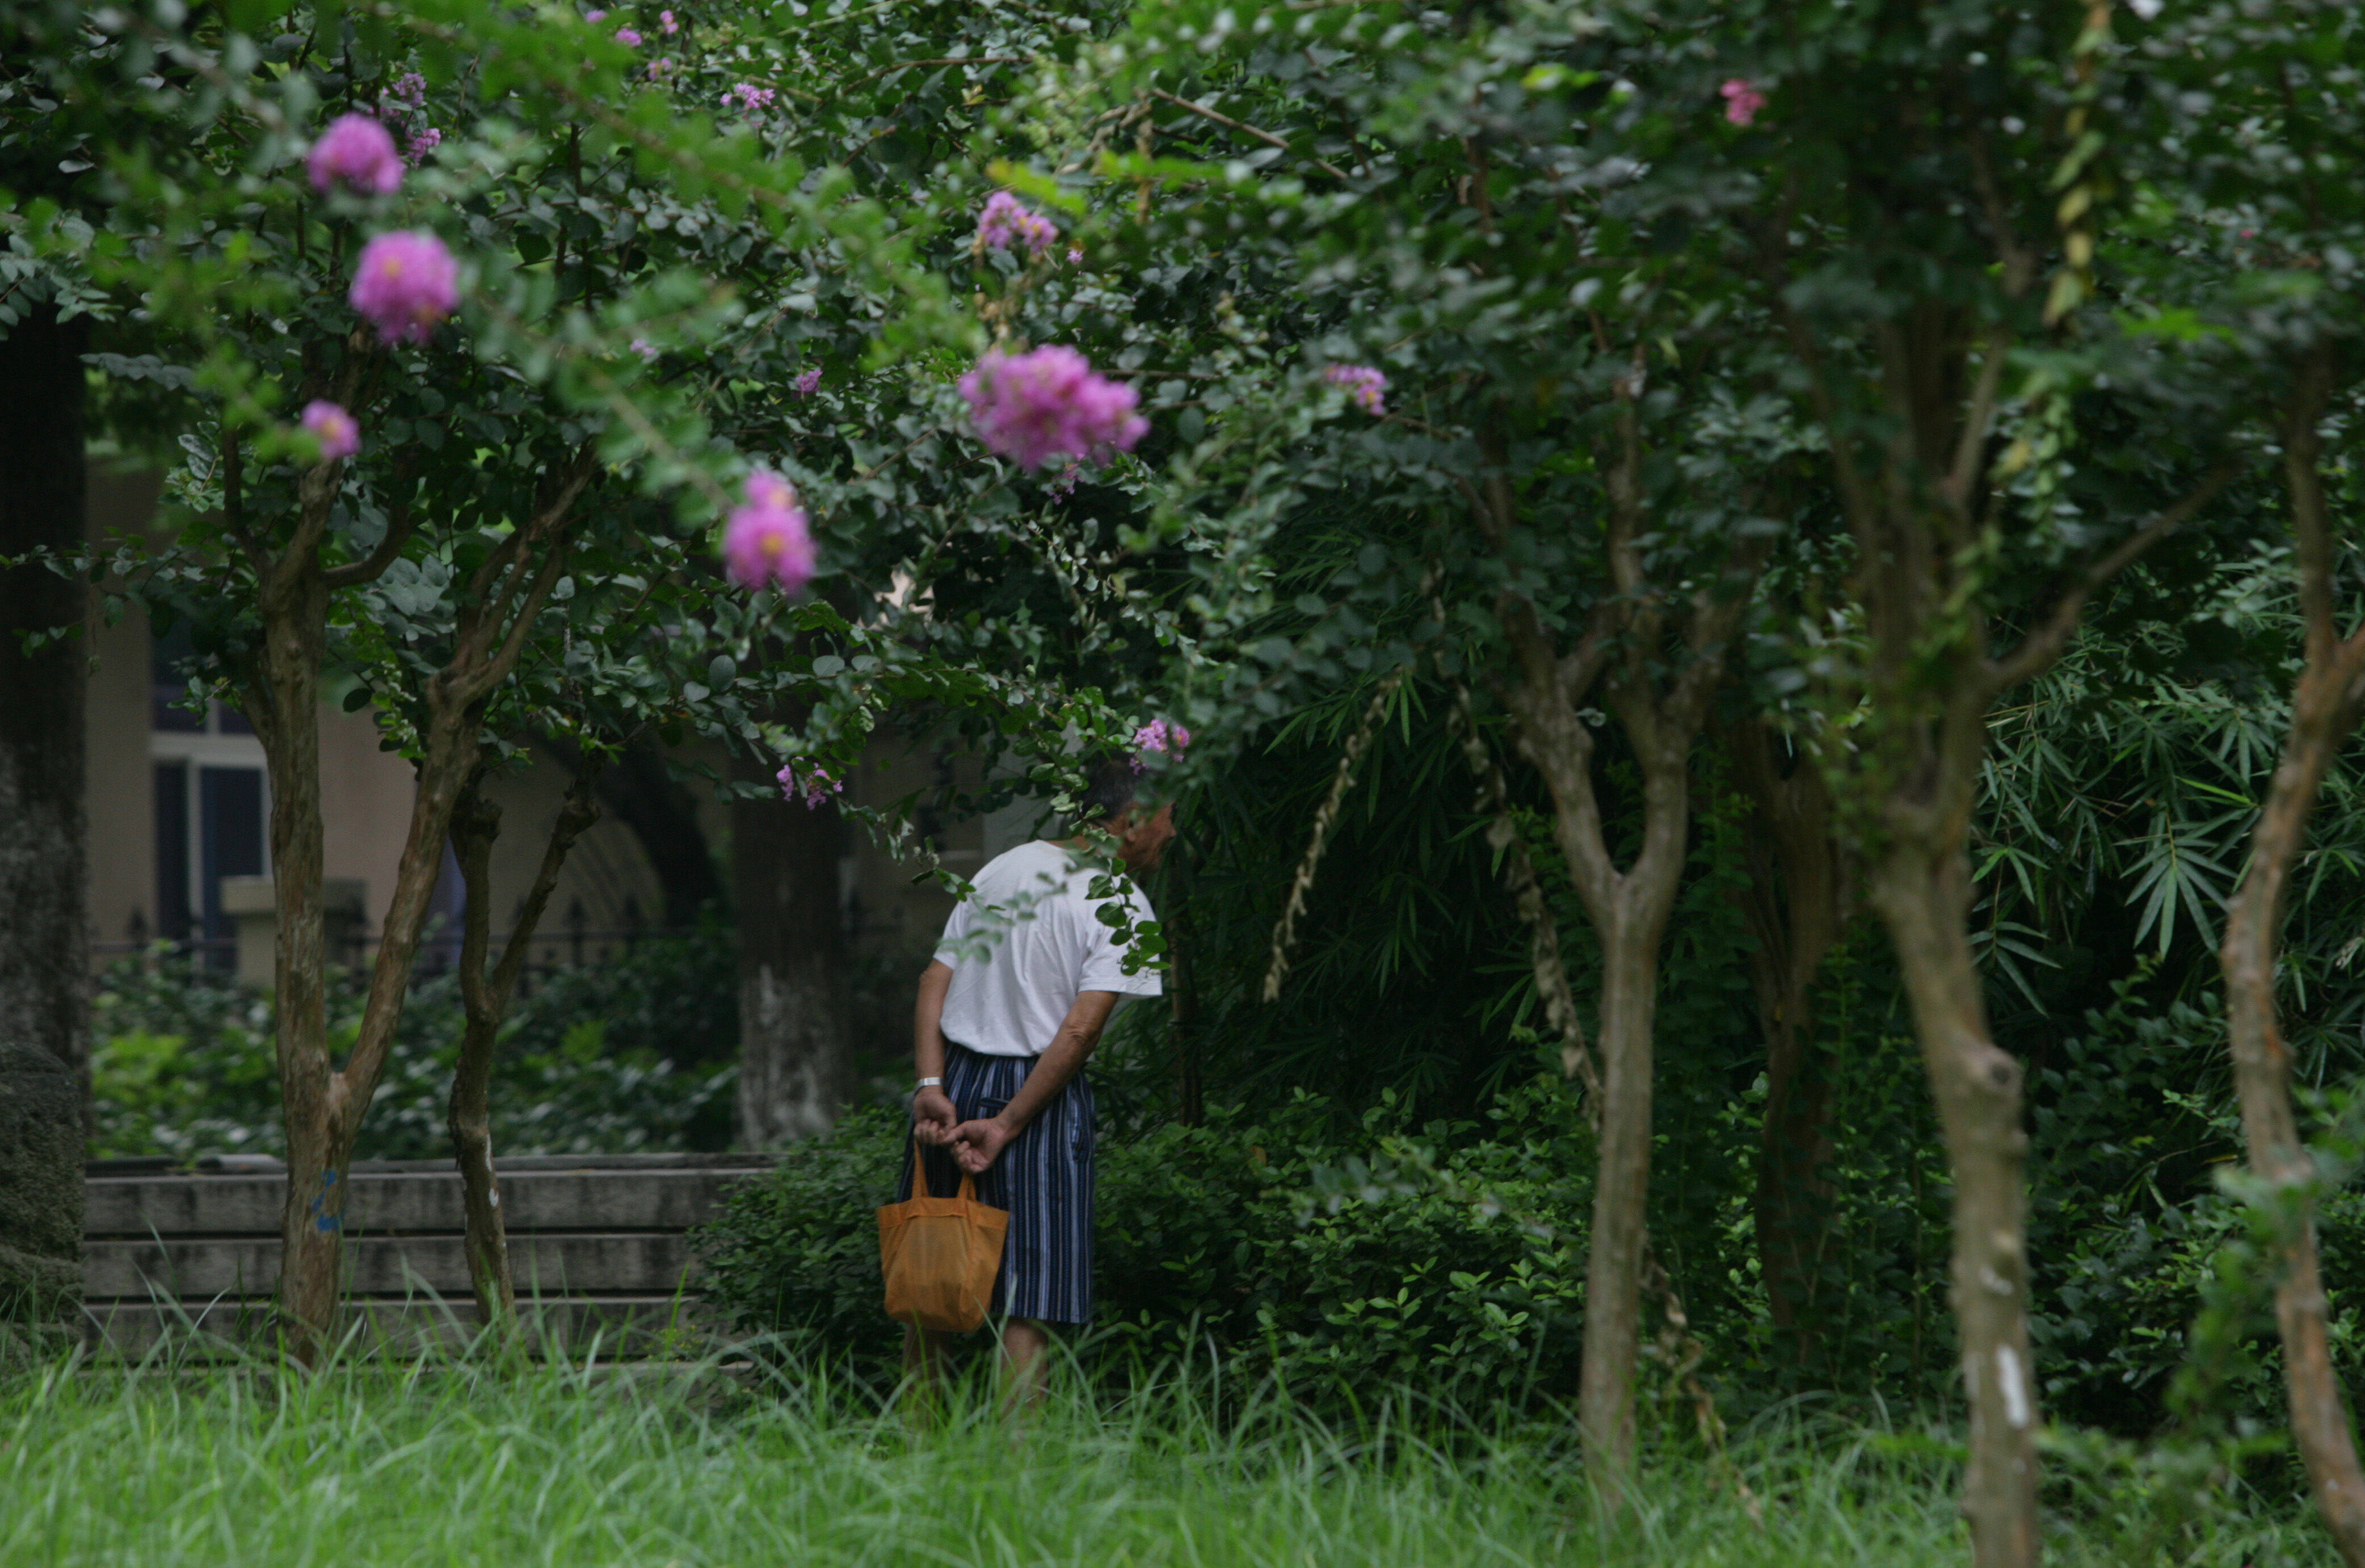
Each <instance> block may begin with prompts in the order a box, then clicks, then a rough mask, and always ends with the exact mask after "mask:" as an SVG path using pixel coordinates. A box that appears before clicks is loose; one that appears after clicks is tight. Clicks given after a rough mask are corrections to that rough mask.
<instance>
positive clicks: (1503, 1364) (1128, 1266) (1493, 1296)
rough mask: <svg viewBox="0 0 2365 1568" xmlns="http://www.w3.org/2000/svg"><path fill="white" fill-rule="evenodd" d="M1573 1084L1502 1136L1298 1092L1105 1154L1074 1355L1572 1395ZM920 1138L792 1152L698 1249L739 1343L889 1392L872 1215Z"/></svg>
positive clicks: (808, 1146) (1120, 1366)
mask: <svg viewBox="0 0 2365 1568" xmlns="http://www.w3.org/2000/svg"><path fill="white" fill-rule="evenodd" d="M1581 1125H1582V1121H1581V1118H1580V1117H1579V1116H1577V1115H1576V1114H1575V1105H1574V1104H1573V1103H1572V1101H1571V1099H1570V1097H1569V1095H1568V1093H1567V1092H1566V1091H1565V1090H1564V1088H1563V1087H1562V1086H1561V1085H1559V1084H1558V1083H1557V1082H1555V1081H1543V1080H1539V1081H1537V1082H1536V1083H1534V1084H1532V1085H1530V1086H1528V1087H1525V1088H1519V1089H1516V1090H1514V1091H1512V1092H1508V1093H1507V1094H1505V1095H1503V1096H1502V1097H1500V1099H1499V1100H1498V1102H1497V1104H1496V1108H1495V1110H1494V1111H1493V1112H1492V1113H1491V1114H1490V1120H1489V1124H1488V1125H1485V1126H1480V1125H1477V1124H1471V1123H1444V1122H1430V1123H1428V1124H1425V1125H1418V1126H1416V1125H1415V1122H1414V1114H1413V1111H1412V1108H1411V1106H1410V1105H1409V1104H1408V1103H1406V1102H1404V1101H1403V1100H1401V1099H1400V1098H1398V1097H1396V1096H1395V1095H1393V1094H1391V1095H1387V1096H1384V1098H1383V1100H1382V1103H1380V1104H1379V1105H1377V1106H1375V1107H1373V1109H1372V1110H1371V1111H1369V1112H1368V1113H1367V1114H1365V1115H1364V1116H1363V1117H1362V1123H1361V1126H1360V1128H1359V1129H1358V1130H1357V1131H1356V1132H1355V1133H1354V1134H1352V1135H1348V1136H1342V1135H1339V1134H1338V1133H1336V1132H1334V1131H1332V1130H1331V1128H1332V1127H1333V1126H1334V1123H1333V1120H1332V1108H1331V1107H1330V1106H1329V1104H1328V1103H1327V1102H1325V1101H1323V1100H1322V1099H1320V1098H1319V1097H1317V1096H1313V1095H1307V1094H1302V1093H1301V1094H1298V1095H1296V1096H1295V1097H1294V1098H1293V1099H1292V1100H1291V1101H1289V1102H1288V1103H1284V1104H1283V1105H1281V1106H1279V1107H1276V1108H1275V1109H1274V1110H1273V1111H1272V1113H1270V1114H1267V1115H1265V1116H1263V1117H1261V1118H1259V1117H1255V1116H1251V1115H1250V1114H1249V1113H1248V1112H1247V1111H1246V1110H1244V1109H1239V1108H1232V1109H1225V1110H1216V1111H1211V1113H1210V1114H1209V1117H1208V1120H1207V1121H1206V1123H1205V1125H1203V1126H1162V1127H1159V1128H1156V1129H1153V1130H1151V1131H1149V1132H1147V1133H1144V1134H1142V1135H1140V1136H1138V1137H1133V1138H1131V1139H1128V1140H1125V1141H1104V1144H1103V1146H1102V1151H1101V1165H1100V1189H1099V1202H1098V1215H1097V1230H1096V1244H1097V1249H1098V1257H1097V1260H1096V1262H1097V1272H1098V1279H1097V1287H1098V1288H1097V1292H1096V1294H1097V1297H1098V1312H1097V1316H1096V1319H1095V1322H1094V1325H1093V1333H1092V1334H1091V1335H1089V1336H1088V1337H1086V1338H1085V1339H1084V1341H1083V1342H1082V1345H1081V1346H1080V1350H1082V1354H1083V1355H1084V1358H1085V1360H1086V1361H1087V1362H1088V1364H1090V1365H1092V1366H1093V1367H1094V1368H1095V1369H1096V1371H1097V1372H1099V1373H1100V1374H1101V1375H1104V1376H1106V1377H1110V1378H1119V1379H1121V1378H1123V1377H1126V1376H1127V1375H1129V1374H1130V1373H1131V1372H1134V1371H1135V1370H1138V1369H1140V1368H1144V1367H1150V1366H1155V1365H1158V1364H1160V1362H1164V1361H1170V1360H1171V1359H1173V1358H1177V1357H1191V1358H1194V1359H1199V1358H1204V1357H1205V1356H1206V1355H1208V1354H1209V1353H1210V1352H1211V1351H1212V1352H1213V1354H1214V1355H1215V1356H1216V1358H1218V1359H1219V1360H1220V1361H1222V1362H1223V1363H1224V1364H1225V1366H1226V1367H1227V1372H1228V1373H1229V1375H1231V1376H1234V1377H1236V1378H1245V1379H1248V1380H1250V1381H1257V1382H1261V1381H1262V1380H1263V1379H1264V1378H1266V1377H1267V1376H1271V1377H1273V1378H1275V1379H1277V1380H1278V1381H1279V1382H1280V1383H1283V1384H1284V1385H1285V1386H1287V1387H1288V1388H1289V1389H1290V1390H1291V1391H1292V1392H1293V1393H1294V1394H1296V1395H1297V1396H1298V1397H1300V1398H1302V1399H1306V1400H1309V1401H1312V1402H1317V1403H1335V1402H1338V1401H1340V1400H1342V1399H1349V1398H1351V1397H1352V1394H1353V1391H1355V1390H1357V1389H1368V1388H1371V1387H1375V1386H1380V1385H1382V1384H1383V1383H1405V1384H1407V1385H1409V1386H1413V1387H1417V1388H1419V1389H1422V1390H1424V1391H1425V1392H1426V1393H1428V1394H1430V1395H1432V1396H1434V1397H1437V1398H1440V1399H1446V1400H1452V1401H1455V1402H1460V1403H1464V1404H1468V1405H1471V1406H1476V1405H1478V1404H1480V1403H1482V1402H1484V1403H1485V1404H1488V1405H1490V1406H1491V1405H1494V1404H1496V1403H1500V1404H1503V1405H1507V1406H1512V1407H1517V1406H1521V1405H1524V1404H1527V1403H1529V1402H1530V1401H1532V1400H1534V1399H1535V1398H1537V1397H1539V1396H1562V1395H1570V1394H1574V1393H1575V1379H1576V1364H1577V1361H1576V1357H1577V1349H1578V1341H1579V1338H1580V1332H1579V1330H1580V1327H1581V1320H1580V1316H1579V1298H1580V1296H1581V1294H1582V1282H1583V1278H1584V1267H1583V1256H1584V1233H1583V1218H1582V1216H1583V1214H1584V1212H1585V1206H1586V1204H1587V1203H1588V1202H1589V1201H1590V1199H1589V1179H1588V1175H1587V1173H1588V1172H1589V1170H1590V1169H1591V1163H1592V1162H1591V1159H1589V1157H1588V1156H1587V1154H1586V1150H1585V1149H1584V1148H1581V1147H1580V1145H1581V1138H1580V1137H1579V1136H1578V1135H1577V1134H1575V1132H1573V1131H1572V1129H1574V1128H1575V1127H1578V1126H1581ZM907 1126H908V1123H906V1122H905V1120H904V1119H903V1115H902V1112H901V1111H900V1110H896V1109H889V1108H883V1107H880V1108H872V1109H869V1110H865V1111H863V1112H860V1113H858V1114H855V1115H853V1116H850V1117H848V1118H847V1119H846V1121H845V1122H843V1123H841V1124H840V1125H839V1126H838V1127H837V1129H836V1130H835V1131H834V1132H833V1133H831V1134H830V1135H829V1136H828V1137H823V1138H817V1139H813V1140H811V1141H809V1142H806V1143H803V1144H800V1145H798V1146H797V1147H795V1148H791V1149H790V1150H789V1151H788V1152H787V1153H786V1154H785V1155H784V1156H783V1157H782V1159H781V1163H780V1165H779V1169H778V1170H775V1171H774V1172H773V1173H771V1174H770V1175H769V1176H768V1177H765V1178H763V1179H760V1180H757V1181H755V1182H748V1183H745V1185H743V1186H742V1187H740V1188H739V1189H738V1190H737V1192H736V1193H735V1194H734V1196H733V1197H732V1198H731V1199H730V1200H729V1201H728V1202H727V1203H726V1204H725V1206H724V1208H723V1212H722V1213H721V1214H720V1215H717V1216H716V1218H715V1219H714V1220H713V1221H712V1223H711V1224H710V1225H708V1226H706V1227H705V1228H704V1229H703V1230H702V1231H701V1233H700V1235H699V1238H698V1240H699V1244H700V1247H701V1252H702V1253H703V1254H704V1256H705V1259H706V1264H707V1274H706V1289H707V1293H708V1295H709V1297H710V1299H712V1301H714V1302H715V1303H716V1304H717V1305H720V1306H721V1307H722V1308H723V1309H724V1311H725V1312H726V1313H727V1314H728V1315H729V1316H731V1317H732V1318H733V1319H734V1322H735V1323H736V1324H737V1326H738V1327H741V1328H742V1329H745V1330H749V1331H755V1332H768V1333H775V1334H779V1335H780V1336H782V1337H783V1338H784V1339H785V1340H786V1341H787V1342H788V1343H790V1345H792V1346H794V1347H795V1348H796V1349H798V1350H801V1351H804V1352H808V1353H810V1352H813V1351H835V1352H837V1353H840V1354H843V1355H846V1356H849V1357H851V1358H852V1359H853V1360H854V1361H856V1362H857V1364H858V1365H860V1366H861V1367H863V1368H864V1369H865V1370H867V1371H869V1372H872V1373H875V1374H883V1373H885V1372H887V1370H888V1368H889V1367H890V1366H891V1357H892V1354H893V1351H894V1348H895V1346H896V1343H897V1339H898V1331H897V1330H896V1329H895V1327H893V1325H891V1324H890V1323H889V1322H888V1321H887V1320H886V1319H885V1317H884V1316H882V1314H881V1313H880V1305H879V1289H880V1287H879V1263H878V1238H877V1230H876V1227H875V1226H874V1224H873V1222H872V1213H871V1211H872V1210H873V1209H874V1208H875V1207H876V1206H877V1205H878V1204H882V1203H886V1202H888V1201H890V1200H891V1197H892V1195H893V1186H894V1180H895V1172H896V1168H897V1164H898V1160H899V1159H900V1151H901V1148H902V1139H903V1137H905V1128H906V1127H907Z"/></svg>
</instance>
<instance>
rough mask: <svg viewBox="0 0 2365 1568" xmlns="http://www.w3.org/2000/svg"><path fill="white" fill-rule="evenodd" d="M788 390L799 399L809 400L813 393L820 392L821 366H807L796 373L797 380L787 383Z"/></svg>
mask: <svg viewBox="0 0 2365 1568" xmlns="http://www.w3.org/2000/svg"><path fill="white" fill-rule="evenodd" d="M789 390H790V391H791V392H793V393H795V394H796V395H797V396H798V397H800V398H810V397H812V396H813V394H814V393H816V392H818V391H820V390H821V366H819V365H817V364H814V365H808V366H806V367H805V368H804V369H802V370H801V371H799V372H797V378H796V379H795V380H794V381H791V382H790V383H789Z"/></svg>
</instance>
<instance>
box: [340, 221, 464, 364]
mask: <svg viewBox="0 0 2365 1568" xmlns="http://www.w3.org/2000/svg"><path fill="white" fill-rule="evenodd" d="M346 297H347V298H348V299H349V300H350V301H351V302H352V304H353V308H354V309H356V310H358V311H360V312H361V313H362V315H363V316H364V317H365V318H367V319H368V320H369V321H370V323H371V324H372V325H374V326H375V327H376V328H377V335H378V337H379V339H380V341H382V342H389V343H395V342H404V341H406V340H407V341H409V342H414V343H423V342H426V341H427V338H428V334H429V333H431V332H432V331H433V330H435V328H436V326H437V324H438V323H440V322H441V321H443V319H444V318H446V317H448V316H450V315H451V314H452V312H453V311H454V310H455V309H457V308H459V305H460V263H457V262H455V261H454V260H453V259H452V252H449V251H447V250H445V249H444V248H443V241H441V240H438V239H437V238H435V236H434V235H432V234H430V233H428V232H427V231H426V230H393V231H392V232H389V233H386V234H380V235H376V236H375V237H374V238H372V239H371V241H370V242H369V243H368V244H366V245H364V246H363V247H362V259H361V263H360V264H359V265H357V266H356V267H354V269H353V290H352V292H351V293H350V294H348V295H347V296H346Z"/></svg>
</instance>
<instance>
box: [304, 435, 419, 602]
mask: <svg viewBox="0 0 2365 1568" xmlns="http://www.w3.org/2000/svg"><path fill="white" fill-rule="evenodd" d="M394 483H395V487H396V488H397V489H398V491H399V492H400V495H399V498H398V499H397V500H396V501H395V503H394V510H393V511H392V513H390V514H389V515H388V516H387V520H386V536H385V537H384V538H382V539H380V540H379V541H378V542H377V548H375V550H372V551H371V552H370V553H369V554H367V555H365V556H364V557H363V558H362V559H361V560H358V561H352V562H348V563H346V564H345V565H344V566H331V567H330V568H329V569H328V571H327V572H325V573H324V574H322V576H323V577H324V578H325V579H326V580H327V582H328V585H329V587H330V588H359V587H361V586H362V585H363V584H364V583H374V582H375V581H377V579H378V578H380V577H384V576H385V575H386V569H387V567H388V566H393V565H394V563H395V562H396V560H397V559H398V558H399V557H400V556H401V554H402V547H403V546H404V545H406V544H408V543H410V534H411V530H412V527H413V523H414V519H413V513H412V511H411V505H410V459H409V454H404V455H403V456H402V457H400V458H398V459H397V460H396V462H395V465H394Z"/></svg>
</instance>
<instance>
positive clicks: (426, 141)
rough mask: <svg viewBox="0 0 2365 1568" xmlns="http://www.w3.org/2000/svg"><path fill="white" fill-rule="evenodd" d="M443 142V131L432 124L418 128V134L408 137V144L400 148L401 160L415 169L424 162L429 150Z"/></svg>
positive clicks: (433, 149)
mask: <svg viewBox="0 0 2365 1568" xmlns="http://www.w3.org/2000/svg"><path fill="white" fill-rule="evenodd" d="M442 145H443V132H442V131H440V130H438V129H435V128H434V127H433V126H432V125H431V126H427V127H424V128H422V129H420V132H419V134H417V135H416V136H413V137H412V138H411V139H410V145H409V146H408V147H406V148H404V149H403V150H402V161H403V162H406V163H408V164H409V165H410V166H411V167H412V168H414V169H416V168H417V167H419V165H420V164H421V163H423V162H426V161H427V155H428V154H429V153H430V152H432V151H435V149H436V148H438V147H440V146H442Z"/></svg>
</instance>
